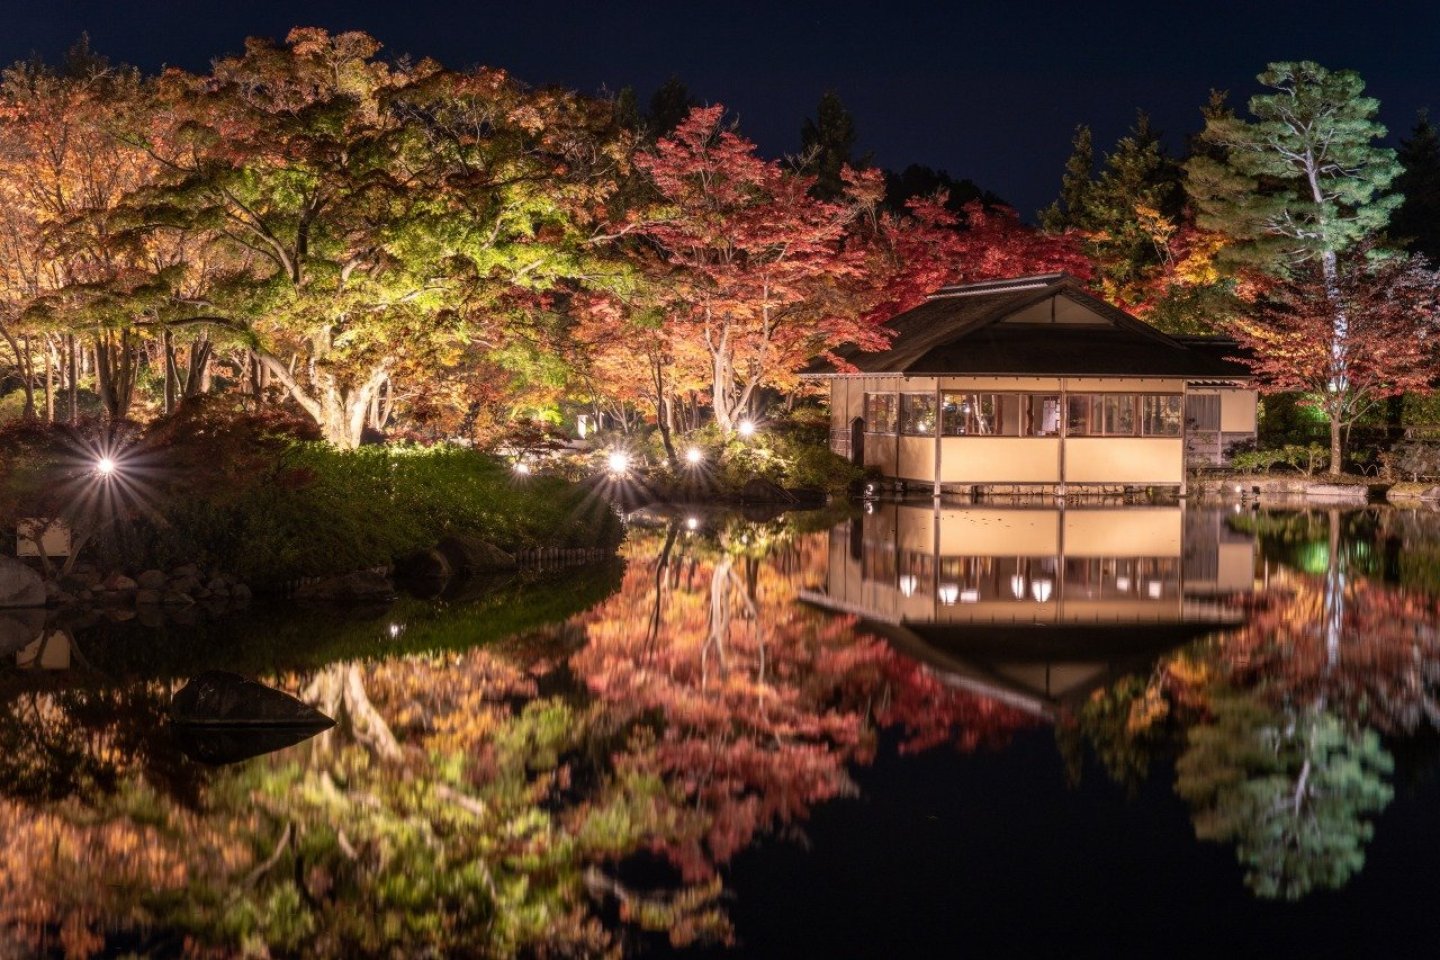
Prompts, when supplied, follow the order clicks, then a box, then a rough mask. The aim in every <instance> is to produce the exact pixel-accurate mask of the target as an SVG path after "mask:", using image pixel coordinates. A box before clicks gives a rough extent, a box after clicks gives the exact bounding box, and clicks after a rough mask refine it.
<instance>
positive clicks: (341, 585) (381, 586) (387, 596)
mask: <svg viewBox="0 0 1440 960" xmlns="http://www.w3.org/2000/svg"><path fill="white" fill-rule="evenodd" d="M295 597H296V599H299V600H369V601H374V600H391V599H393V598H394V597H395V585H394V584H393V583H391V582H390V578H389V577H387V576H385V575H384V574H383V573H376V572H375V571H373V570H356V571H355V572H353V573H345V574H341V575H340V576H337V577H325V578H324V579H321V580H317V581H315V582H313V583H303V584H301V585H300V586H299V587H297V588H296V589H295Z"/></svg>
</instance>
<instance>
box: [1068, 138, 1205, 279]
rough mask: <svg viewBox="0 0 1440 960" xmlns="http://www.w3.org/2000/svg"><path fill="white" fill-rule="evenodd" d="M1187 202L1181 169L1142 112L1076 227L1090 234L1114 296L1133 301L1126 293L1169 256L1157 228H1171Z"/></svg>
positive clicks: (1090, 192) (1108, 159) (1110, 157)
mask: <svg viewBox="0 0 1440 960" xmlns="http://www.w3.org/2000/svg"><path fill="white" fill-rule="evenodd" d="M1183 199H1184V191H1183V189H1182V188H1181V185H1180V167H1179V165H1178V164H1177V163H1176V162H1175V160H1174V159H1173V158H1172V157H1170V156H1169V154H1167V153H1166V151H1165V146H1164V144H1163V143H1161V141H1160V134H1159V132H1158V131H1156V130H1155V129H1154V127H1152V126H1151V125H1150V117H1149V116H1148V115H1147V114H1146V113H1145V112H1144V111H1140V112H1138V113H1137V114H1136V119H1135V125H1134V126H1133V127H1131V129H1130V132H1129V133H1128V134H1126V135H1125V136H1123V137H1121V138H1120V139H1119V140H1118V141H1117V142H1116V144H1115V149H1114V150H1112V151H1111V152H1110V153H1109V154H1108V155H1107V156H1106V157H1105V163H1104V166H1103V168H1102V169H1101V171H1100V176H1099V177H1098V178H1097V179H1096V181H1095V183H1094V184H1093V185H1092V186H1091V187H1090V188H1089V189H1088V190H1087V191H1086V197H1085V207H1084V210H1083V216H1082V217H1080V218H1079V219H1080V222H1079V223H1077V224H1076V225H1077V226H1079V227H1081V228H1082V229H1085V230H1089V231H1090V232H1091V233H1092V235H1093V238H1092V240H1091V247H1092V255H1093V256H1094V258H1095V260H1096V262H1097V264H1098V265H1099V267H1100V274H1101V277H1102V279H1103V280H1104V281H1105V282H1106V283H1107V285H1109V286H1111V287H1113V288H1114V289H1113V291H1112V293H1114V294H1116V295H1119V296H1122V297H1124V298H1125V299H1127V300H1132V299H1134V297H1133V296H1131V295H1129V291H1128V289H1127V288H1131V287H1133V286H1134V285H1135V284H1137V283H1139V282H1140V281H1141V280H1143V279H1144V277H1145V276H1146V275H1147V274H1148V273H1149V272H1150V271H1151V270H1152V269H1153V268H1155V267H1158V266H1159V265H1160V264H1161V262H1162V261H1163V260H1164V257H1165V253H1166V251H1165V250H1164V249H1163V248H1162V247H1161V246H1160V244H1159V240H1158V238H1157V235H1156V229H1157V224H1168V225H1170V227H1173V226H1174V225H1175V224H1176V223H1177V222H1178V220H1179V216H1180V208H1181V206H1182V205H1183ZM1167 229H1169V228H1168V227H1167Z"/></svg>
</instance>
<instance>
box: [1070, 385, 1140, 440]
mask: <svg viewBox="0 0 1440 960" xmlns="http://www.w3.org/2000/svg"><path fill="white" fill-rule="evenodd" d="M1065 401H1066V403H1065V432H1066V434H1067V435H1069V436H1072V437H1133V436H1135V427H1136V422H1135V419H1136V418H1135V407H1136V403H1135V395H1134V394H1131V393H1072V394H1070V395H1069V396H1067V397H1066V398H1065Z"/></svg>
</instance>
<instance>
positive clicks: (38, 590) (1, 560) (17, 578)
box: [0, 557, 45, 607]
mask: <svg viewBox="0 0 1440 960" xmlns="http://www.w3.org/2000/svg"><path fill="white" fill-rule="evenodd" d="M43 606H45V581H44V580H43V579H41V577H40V574H38V573H36V572H35V571H34V570H31V569H30V568H29V567H27V566H25V564H23V563H21V562H20V561H19V560H15V559H12V558H10V557H0V607H43Z"/></svg>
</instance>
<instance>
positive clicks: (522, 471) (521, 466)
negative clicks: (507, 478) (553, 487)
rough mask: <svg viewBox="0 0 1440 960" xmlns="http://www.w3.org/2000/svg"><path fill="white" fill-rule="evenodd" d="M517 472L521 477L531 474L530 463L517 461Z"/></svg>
mask: <svg viewBox="0 0 1440 960" xmlns="http://www.w3.org/2000/svg"><path fill="white" fill-rule="evenodd" d="M515 474H516V476H520V477H528V476H530V464H528V463H525V462H523V461H520V462H517V463H516V464H515Z"/></svg>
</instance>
